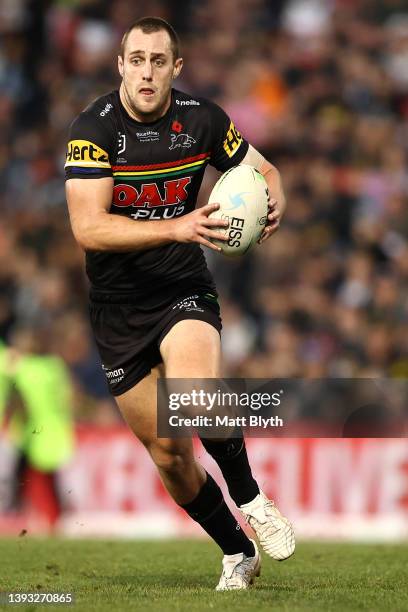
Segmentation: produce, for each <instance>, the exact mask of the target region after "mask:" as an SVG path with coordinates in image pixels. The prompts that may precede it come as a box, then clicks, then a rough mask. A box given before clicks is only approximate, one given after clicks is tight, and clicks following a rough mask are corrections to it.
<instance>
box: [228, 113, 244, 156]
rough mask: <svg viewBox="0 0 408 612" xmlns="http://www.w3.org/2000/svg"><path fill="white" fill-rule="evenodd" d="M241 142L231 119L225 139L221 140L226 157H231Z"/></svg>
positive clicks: (240, 137)
mask: <svg viewBox="0 0 408 612" xmlns="http://www.w3.org/2000/svg"><path fill="white" fill-rule="evenodd" d="M241 142H242V136H241V134H240V133H239V132H238V130H237V128H236V127H235V125H234V124H233V123H232V121H231V123H230V125H229V128H228V132H227V134H226V139H225V140H224V142H223V147H224V151H225V152H226V154H227V155H228V157H232V156H233V155H234V154H235V153H236V152H237V150H238V149H239V147H240V144H241Z"/></svg>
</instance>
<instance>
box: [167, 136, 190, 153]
mask: <svg viewBox="0 0 408 612" xmlns="http://www.w3.org/2000/svg"><path fill="white" fill-rule="evenodd" d="M170 138H171V145H170V146H169V149H170V151H171V150H172V149H176V148H177V147H188V148H190V147H191V145H192V144H194V143H195V142H197V141H196V140H195V139H194V138H193V137H192V136H189V135H188V134H170Z"/></svg>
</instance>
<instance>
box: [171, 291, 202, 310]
mask: <svg viewBox="0 0 408 612" xmlns="http://www.w3.org/2000/svg"><path fill="white" fill-rule="evenodd" d="M199 297H200V296H199V295H190V296H189V297H186V298H184V299H183V300H181V302H177V304H175V305H174V306H173V309H172V310H176V308H178V310H184V311H185V312H191V311H195V312H204V310H203V309H202V308H200V307H199V306H198V305H197V302H196V300H197V299H198V298H199Z"/></svg>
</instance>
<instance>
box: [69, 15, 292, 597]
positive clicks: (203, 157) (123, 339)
mask: <svg viewBox="0 0 408 612" xmlns="http://www.w3.org/2000/svg"><path fill="white" fill-rule="evenodd" d="M182 65H183V60H182V59H181V57H180V56H179V45H178V38H177V35H176V33H175V32H174V30H173V28H172V27H171V26H170V25H169V24H168V23H167V22H165V21H163V20H161V19H158V18H155V17H146V18H144V19H140V20H139V21H137V22H136V23H134V24H133V25H132V26H131V27H130V28H129V29H128V30H127V32H126V33H125V35H124V37H123V39H122V47H121V52H120V55H119V57H118V68H119V73H120V75H121V77H122V82H121V85H120V88H119V90H118V91H113V92H111V93H109V94H107V95H104V96H102V97H100V98H98V99H97V100H96V101H95V102H93V103H92V104H91V105H90V106H88V108H86V109H85V110H84V111H83V112H82V113H81V114H80V115H79V116H78V117H77V118H76V119H75V121H74V122H73V124H72V126H71V132H70V142H69V145H68V153H67V162H66V178H67V183H66V187H67V200H68V206H69V212H70V218H71V224H72V230H73V233H74V235H75V238H76V240H77V241H78V243H79V244H80V245H81V247H82V248H83V249H84V250H85V252H86V267H87V273H88V276H89V279H90V282H91V292H90V300H91V303H90V315H91V323H92V328H93V331H94V334H95V337H96V342H97V344H98V348H99V351H100V355H101V359H102V362H103V368H104V370H105V374H106V376H107V380H108V383H109V386H110V390H111V392H112V394H113V395H114V396H115V397H116V401H117V403H118V406H119V409H120V411H121V413H122V415H123V416H124V418H125V419H126V421H127V423H128V424H129V426H130V427H131V429H132V430H133V432H134V433H135V435H136V436H137V437H138V438H139V440H141V442H142V443H143V444H144V446H145V447H146V449H147V451H148V452H149V453H150V455H151V457H152V459H153V461H154V462H155V464H156V466H157V468H158V470H159V473H160V477H161V479H162V481H163V483H164V486H165V487H166V488H167V490H168V492H169V493H170V495H171V496H172V497H173V499H174V500H175V502H176V503H177V504H179V505H180V506H181V507H182V508H184V510H185V511H186V512H187V513H188V514H189V516H190V517H191V518H192V519H193V520H195V521H197V522H198V523H199V524H200V525H201V526H202V527H203V529H204V530H205V531H206V532H207V533H208V534H209V535H210V536H211V538H212V539H213V540H214V541H215V542H216V543H217V544H218V545H219V546H220V547H221V549H222V551H223V553H224V558H223V570H222V574H221V578H220V581H219V584H218V586H217V590H220V591H223V590H230V589H246V588H247V587H248V586H249V585H250V584H252V583H253V581H254V578H255V576H258V575H259V572H260V563H261V560H260V555H259V552H258V549H257V546H256V544H255V542H254V541H253V540H250V539H248V538H247V536H246V535H245V533H244V531H243V530H242V529H240V528H239V526H237V522H236V520H235V519H234V517H233V515H232V513H231V512H230V510H229V509H228V507H227V505H226V503H225V501H224V499H223V496H222V493H221V490H220V488H219V486H218V485H217V484H216V482H215V481H214V480H213V478H211V476H210V475H209V474H207V472H206V471H205V470H204V469H203V467H202V466H201V465H200V464H199V463H197V461H196V460H195V458H194V455H193V450H192V442H191V440H190V439H185V438H183V439H177V440H170V439H158V438H157V433H156V417H157V415H156V381H157V378H158V377H167V378H217V377H220V357H221V355H220V353H221V351H220V331H221V319H220V312H219V307H218V302H217V293H216V289H215V286H214V283H213V280H212V278H211V275H210V273H209V271H208V269H207V266H206V263H205V259H204V255H203V253H202V251H201V248H200V245H205V246H207V247H208V248H210V249H213V250H219V248H218V247H216V246H215V245H214V244H213V243H212V242H211V239H213V238H218V239H221V240H222V239H225V238H224V237H223V235H222V234H221V233H220V232H219V231H217V228H218V229H219V228H223V229H225V227H226V226H228V223H227V222H225V221H220V220H215V219H210V218H209V214H210V213H211V212H212V211H214V210H216V209H217V208H218V205H217V204H207V206H204V207H203V208H201V209H198V210H195V205H196V199H197V194H198V191H199V188H200V185H201V182H202V178H203V174H204V170H205V167H206V165H207V164H208V163H209V164H211V165H213V166H214V167H215V168H216V169H217V170H220V171H222V172H224V171H226V170H228V169H229V168H231V167H233V166H236V165H238V164H241V163H244V164H250V165H252V166H255V167H256V168H258V169H259V171H260V172H261V173H262V174H263V175H264V177H265V179H266V181H267V184H268V187H269V191H270V194H271V197H272V198H274V199H273V200H271V202H270V211H269V215H268V225H267V227H266V228H265V230H264V232H263V235H262V236H261V239H260V242H263V241H264V240H266V239H267V238H268V237H269V236H270V235H271V234H272V233H273V232H274V231H275V230H276V229H277V228H278V226H279V219H280V217H281V215H282V212H283V209H284V205H285V201H284V195H283V191H282V187H281V182H280V177H279V173H278V171H277V170H276V168H274V167H273V166H272V165H271V164H270V163H269V162H267V161H266V160H265V159H264V158H263V157H262V155H260V154H259V153H258V152H257V151H256V150H255V149H254V148H253V147H252V146H251V145H249V144H248V143H247V142H246V141H245V140H244V139H243V138H242V136H241V134H240V133H239V132H238V131H237V129H236V128H235V127H234V124H233V123H232V121H231V120H230V119H229V118H228V116H227V115H226V114H225V112H224V111H223V110H222V109H221V108H220V107H218V106H217V105H216V104H213V103H212V102H209V101H207V100H204V99H201V98H192V97H191V96H189V95H187V94H185V93H182V92H180V91H177V90H176V89H173V88H172V81H173V79H175V78H176V77H177V76H178V75H179V74H180V71H181V68H182ZM193 296H194V297H193ZM192 299H193V301H194V303H195V306H196V307H195V308H194V307H191V300H192ZM202 442H203V444H204V446H205V448H206V450H207V451H208V452H209V453H210V454H211V455H212V457H213V458H214V459H215V461H216V462H217V463H218V465H219V467H220V469H221V471H222V473H223V476H224V478H225V480H226V483H227V486H228V490H229V493H230V495H231V497H232V499H233V500H234V502H235V503H236V504H237V506H238V507H239V509H240V510H241V512H242V514H243V516H244V517H245V519H246V520H247V522H248V523H249V524H250V526H251V527H252V528H253V530H254V531H255V533H256V535H257V537H258V539H259V541H260V543H261V545H262V546H263V548H264V550H265V552H266V553H267V554H269V555H270V556H271V557H273V558H274V559H278V560H283V559H286V558H288V557H289V556H290V555H291V554H292V553H293V551H294V548H295V542H294V534H293V529H292V526H291V524H290V523H289V521H288V520H287V519H286V518H284V517H283V516H282V515H281V514H280V513H279V511H278V510H277V508H276V506H275V505H274V504H273V502H272V501H270V500H268V499H267V498H266V496H265V495H264V494H263V492H262V491H260V490H259V487H258V485H257V483H256V481H255V480H254V478H253V476H252V473H251V468H250V466H249V463H248V457H247V453H246V449H245V443H244V441H243V438H242V435H241V436H240V435H238V434H237V436H236V437H231V438H230V439H228V440H226V441H225V440H224V441H221V440H214V441H212V440H202Z"/></svg>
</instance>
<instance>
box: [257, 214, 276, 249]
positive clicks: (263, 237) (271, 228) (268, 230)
mask: <svg viewBox="0 0 408 612" xmlns="http://www.w3.org/2000/svg"><path fill="white" fill-rule="evenodd" d="M278 229H279V220H278V221H276V222H275V223H273V224H272V225H267V226H266V227H265V229H264V231H263V232H262V234H261V237H260V239H259V240H258V244H262V243H263V242H265V240H267V239H268V238H270V237H271V236H272V234H274V233H275V232H276V231H277V230H278Z"/></svg>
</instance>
